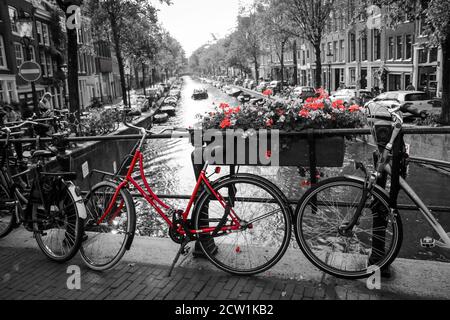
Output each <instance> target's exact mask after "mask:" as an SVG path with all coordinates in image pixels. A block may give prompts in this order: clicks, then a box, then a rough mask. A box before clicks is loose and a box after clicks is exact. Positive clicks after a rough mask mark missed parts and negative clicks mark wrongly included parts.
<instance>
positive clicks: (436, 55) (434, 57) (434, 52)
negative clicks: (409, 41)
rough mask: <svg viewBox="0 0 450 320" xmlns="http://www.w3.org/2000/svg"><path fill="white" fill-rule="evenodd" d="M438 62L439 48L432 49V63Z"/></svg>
mask: <svg viewBox="0 0 450 320" xmlns="http://www.w3.org/2000/svg"><path fill="white" fill-rule="evenodd" d="M437 60H438V49H437V48H431V50H430V63H431V62H436V61H437Z"/></svg>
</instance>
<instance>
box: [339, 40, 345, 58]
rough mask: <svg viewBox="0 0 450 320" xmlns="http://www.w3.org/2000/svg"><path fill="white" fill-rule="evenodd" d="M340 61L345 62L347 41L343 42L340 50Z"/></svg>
mask: <svg viewBox="0 0 450 320" xmlns="http://www.w3.org/2000/svg"><path fill="white" fill-rule="evenodd" d="M339 60H340V61H345V41H344V40H341V49H340V50H339Z"/></svg>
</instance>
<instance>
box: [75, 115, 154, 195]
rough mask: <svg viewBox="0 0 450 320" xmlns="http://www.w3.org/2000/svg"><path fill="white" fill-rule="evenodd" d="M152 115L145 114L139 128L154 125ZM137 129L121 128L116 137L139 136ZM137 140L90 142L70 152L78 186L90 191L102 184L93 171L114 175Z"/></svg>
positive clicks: (137, 124)
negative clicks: (91, 186) (92, 186)
mask: <svg viewBox="0 0 450 320" xmlns="http://www.w3.org/2000/svg"><path fill="white" fill-rule="evenodd" d="M152 116H153V112H152V113H148V114H144V115H143V116H142V117H141V119H139V121H138V122H136V123H135V125H136V126H139V127H145V128H147V127H149V126H150V125H151V123H152ZM137 133H138V132H136V130H135V129H131V128H126V127H123V128H121V129H120V130H119V131H118V132H117V133H115V134H114V135H116V136H121V135H128V134H137ZM136 142H137V140H119V139H118V140H112V141H96V142H89V143H85V144H83V145H79V147H78V148H77V149H75V150H73V151H71V152H70V157H71V165H70V168H71V171H73V172H76V173H77V174H78V175H77V180H76V184H77V185H78V186H79V187H80V188H81V189H82V190H89V187H90V185H94V184H96V183H98V182H100V181H101V180H102V179H103V177H102V176H101V175H98V174H94V175H92V176H90V175H89V173H90V172H91V171H92V170H93V169H96V170H101V171H106V172H111V173H114V172H116V171H117V169H118V168H119V167H120V164H121V163H122V161H123V159H124V158H125V157H126V156H127V155H129V154H130V152H131V151H132V148H133V146H134V145H135V144H136Z"/></svg>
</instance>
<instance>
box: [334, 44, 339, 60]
mask: <svg viewBox="0 0 450 320" xmlns="http://www.w3.org/2000/svg"><path fill="white" fill-rule="evenodd" d="M338 54H339V48H338V42H337V41H335V42H334V43H333V61H334V62H336V61H338Z"/></svg>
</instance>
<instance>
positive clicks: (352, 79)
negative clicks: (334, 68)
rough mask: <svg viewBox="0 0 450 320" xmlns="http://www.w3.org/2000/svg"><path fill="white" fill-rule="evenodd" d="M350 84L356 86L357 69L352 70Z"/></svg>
mask: <svg viewBox="0 0 450 320" xmlns="http://www.w3.org/2000/svg"><path fill="white" fill-rule="evenodd" d="M350 83H351V84H354V83H356V69H355V68H350Z"/></svg>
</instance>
